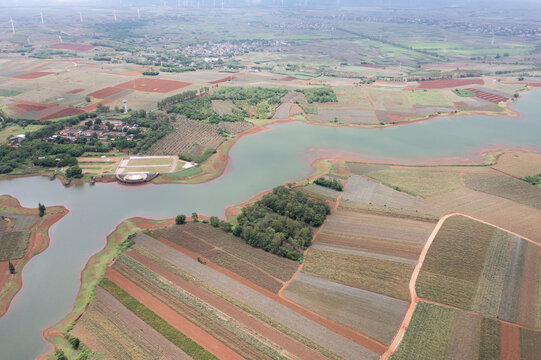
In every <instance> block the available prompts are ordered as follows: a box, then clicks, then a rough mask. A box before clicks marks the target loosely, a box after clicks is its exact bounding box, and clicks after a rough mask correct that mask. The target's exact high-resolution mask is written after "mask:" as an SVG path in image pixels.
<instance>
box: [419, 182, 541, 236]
mask: <svg viewBox="0 0 541 360" xmlns="http://www.w3.org/2000/svg"><path fill="white" fill-rule="evenodd" d="M429 200H430V202H432V203H434V204H437V205H439V206H442V207H444V208H446V209H449V210H453V211H456V212H459V213H462V214H465V215H469V216H472V217H474V218H476V219H480V220H483V221H486V222H488V223H491V224H494V225H497V226H500V227H502V228H504V229H507V230H509V231H512V232H514V233H516V234H520V235H521V236H524V237H527V238H529V239H530V240H533V241H535V242H537V243H539V244H541V221H539V219H541V210H538V209H534V208H532V207H529V206H526V205H522V204H518V203H517V202H514V201H511V200H508V199H504V198H502V197H499V196H495V195H490V194H486V193H483V192H478V191H474V190H470V189H458V190H455V191H451V192H449V193H447V194H442V195H437V196H434V197H431V198H430V199H429Z"/></svg>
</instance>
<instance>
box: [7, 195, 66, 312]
mask: <svg viewBox="0 0 541 360" xmlns="http://www.w3.org/2000/svg"><path fill="white" fill-rule="evenodd" d="M2 198H5V199H7V200H6V202H8V203H9V205H14V207H10V208H9V209H10V210H11V211H14V212H18V213H23V214H24V213H26V214H37V213H38V210H37V209H31V208H25V207H22V206H21V204H20V202H19V200H18V199H16V198H14V197H12V196H10V195H3V196H2ZM2 205H3V206H4V204H2ZM68 213H69V210H68V209H67V208H65V207H64V206H51V207H48V208H47V209H46V212H45V215H44V216H43V217H42V218H39V220H38V221H37V222H36V224H34V225H33V226H32V228H31V230H30V239H29V241H28V247H27V249H26V252H25V254H24V256H23V257H22V258H20V259H17V260H12V261H11V262H12V263H13V265H15V270H16V271H15V274H10V275H9V276H8V277H7V278H5V279H0V289H1V291H0V295H1V296H0V317H2V316H3V315H4V314H5V313H6V312H7V311H8V310H9V307H10V305H11V303H12V301H13V299H14V298H15V296H16V295H17V294H18V293H19V291H20V290H21V289H22V287H23V279H22V272H23V269H24V267H25V265H26V264H27V263H28V262H29V261H30V260H32V258H33V257H34V256H36V255H38V254H40V253H42V252H43V251H45V250H46V249H47V248H48V247H49V243H50V236H49V230H50V228H51V226H53V225H54V224H56V223H57V222H58V221H60V220H61V219H62V218H63V217H64V216H65V215H67V214H68ZM2 280H3V281H2Z"/></svg>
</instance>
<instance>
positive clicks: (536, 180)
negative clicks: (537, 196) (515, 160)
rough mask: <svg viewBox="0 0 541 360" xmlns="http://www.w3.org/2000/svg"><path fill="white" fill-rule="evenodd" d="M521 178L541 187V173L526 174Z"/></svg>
mask: <svg viewBox="0 0 541 360" xmlns="http://www.w3.org/2000/svg"><path fill="white" fill-rule="evenodd" d="M520 179H521V180H524V181H526V182H527V183H529V184H532V185H534V186H539V187H541V174H537V175H531V176H525V177H523V178H520Z"/></svg>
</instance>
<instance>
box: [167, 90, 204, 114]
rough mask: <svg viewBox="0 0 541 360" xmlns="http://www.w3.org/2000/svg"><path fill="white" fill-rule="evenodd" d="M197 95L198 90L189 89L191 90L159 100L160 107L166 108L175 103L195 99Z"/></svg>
mask: <svg viewBox="0 0 541 360" xmlns="http://www.w3.org/2000/svg"><path fill="white" fill-rule="evenodd" d="M196 95H197V90H189V91H184V92H181V93H179V94H176V95H173V96H169V97H166V98H165V99H163V100H161V101H159V102H158V109H160V110H166V109H168V108H170V107H171V106H173V105H176V104H179V103H182V102H184V101H187V100H191V99H194V98H195V96H196Z"/></svg>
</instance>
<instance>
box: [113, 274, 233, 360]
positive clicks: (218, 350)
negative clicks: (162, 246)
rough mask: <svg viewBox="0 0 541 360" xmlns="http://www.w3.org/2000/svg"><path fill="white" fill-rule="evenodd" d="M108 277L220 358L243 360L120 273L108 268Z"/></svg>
mask: <svg viewBox="0 0 541 360" xmlns="http://www.w3.org/2000/svg"><path fill="white" fill-rule="evenodd" d="M106 277H107V278H108V279H109V280H111V281H113V282H114V283H115V284H117V285H118V286H119V287H120V288H122V290H124V291H126V292H127V293H128V294H130V295H131V296H133V297H134V298H135V299H136V300H137V301H139V302H140V303H141V304H143V305H145V306H146V307H147V308H149V309H150V310H151V311H153V312H154V313H155V314H156V315H158V316H159V317H161V318H162V319H164V320H165V321H167V322H168V323H169V324H170V325H171V326H173V327H174V328H175V329H177V330H178V331H180V332H181V333H183V334H184V335H186V336H188V337H189V338H190V339H192V340H193V341H195V342H196V343H198V344H199V345H201V346H202V347H203V348H205V349H206V350H207V351H209V352H210V353H212V354H214V355H215V356H216V357H218V358H219V359H234V360H242V357H241V356H240V355H238V354H237V353H236V352H234V351H233V350H231V349H230V348H228V347H227V346H225V345H224V344H223V343H221V342H220V341H218V340H216V339H215V338H214V337H212V336H210V335H209V334H208V333H206V332H205V331H203V330H201V329H200V328H199V327H198V326H196V325H195V324H193V323H192V322H190V321H188V320H187V319H186V318H184V317H183V316H181V315H180V314H178V313H177V312H176V311H174V310H173V309H171V308H169V307H168V306H165V305H164V304H163V303H162V302H161V301H159V300H158V299H156V298H155V297H154V296H152V295H151V294H149V293H147V292H146V291H144V290H142V289H141V288H139V287H138V286H137V285H135V284H134V283H132V282H131V281H130V280H128V279H126V278H125V277H124V276H122V275H121V274H120V273H118V272H116V271H115V270H113V269H111V268H108V269H107V273H106Z"/></svg>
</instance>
